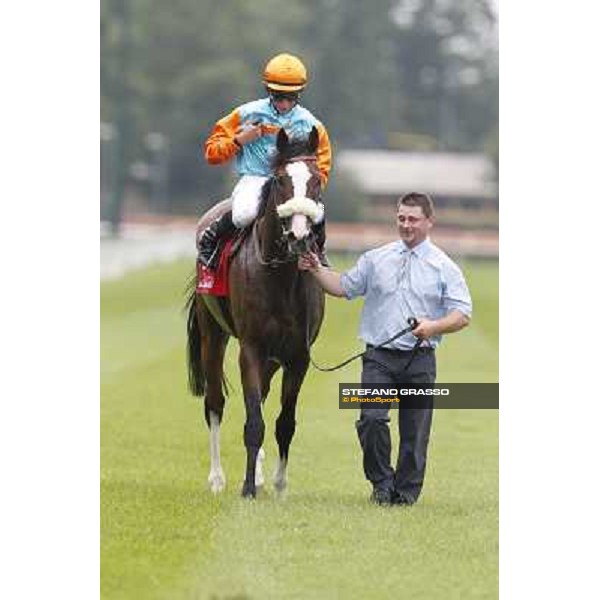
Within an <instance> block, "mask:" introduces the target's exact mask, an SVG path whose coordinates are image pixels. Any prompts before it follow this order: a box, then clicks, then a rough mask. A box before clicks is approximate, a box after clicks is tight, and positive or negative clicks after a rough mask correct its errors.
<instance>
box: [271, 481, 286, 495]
mask: <svg viewBox="0 0 600 600" xmlns="http://www.w3.org/2000/svg"><path fill="white" fill-rule="evenodd" d="M273 487H274V488H275V491H276V492H277V493H278V494H283V492H285V488H286V487H287V481H286V480H285V479H276V480H275V481H274V482H273Z"/></svg>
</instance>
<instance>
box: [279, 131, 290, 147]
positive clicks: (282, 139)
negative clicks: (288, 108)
mask: <svg viewBox="0 0 600 600" xmlns="http://www.w3.org/2000/svg"><path fill="white" fill-rule="evenodd" d="M289 143H290V139H289V138H288V134H287V133H286V132H285V129H284V128H283V127H282V128H281V129H280V130H279V133H278V134H277V151H278V152H279V153H281V152H283V151H284V150H285V149H286V148H287V145H288V144H289Z"/></svg>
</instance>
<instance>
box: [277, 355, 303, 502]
mask: <svg viewBox="0 0 600 600" xmlns="http://www.w3.org/2000/svg"><path fill="white" fill-rule="evenodd" d="M307 369H308V357H303V358H302V359H300V360H298V361H296V362H294V364H293V367H292V368H286V370H285V372H284V374H283V383H282V387H281V412H280V413H279V416H278V417H277V421H276V423H275V439H276V440H277V445H278V446H279V460H278V461H277V468H276V469H275V475H274V477H273V484H274V486H275V489H276V490H277V491H278V492H283V490H284V489H285V488H286V486H287V465H288V457H289V451H290V444H291V442H292V438H293V437H294V433H295V431H296V403H297V401H298V394H299V393H300V387H301V386H302V382H303V381H304V376H305V375H306V370H307Z"/></svg>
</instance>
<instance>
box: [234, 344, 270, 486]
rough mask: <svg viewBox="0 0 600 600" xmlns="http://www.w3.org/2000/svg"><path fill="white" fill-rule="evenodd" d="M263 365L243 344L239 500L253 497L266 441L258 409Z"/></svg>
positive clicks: (259, 407)
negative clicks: (242, 471)
mask: <svg viewBox="0 0 600 600" xmlns="http://www.w3.org/2000/svg"><path fill="white" fill-rule="evenodd" d="M262 363H263V361H262V359H261V358H260V355H259V352H258V350H257V349H256V348H255V347H254V346H252V345H250V344H245V343H242V345H241V348H240V370H241V372H242V386H243V388H244V403H245V405H246V423H245V425H244V444H245V446H246V457H247V458H246V477H245V479H244V485H243V487H242V496H244V497H245V498H255V497H256V480H255V477H256V458H257V456H258V452H259V450H260V447H261V446H262V443H263V440H264V437H265V423H264V421H263V417H262V405H261V398H262V393H261V385H260V383H261V373H262V370H263V366H264V365H263V364H262Z"/></svg>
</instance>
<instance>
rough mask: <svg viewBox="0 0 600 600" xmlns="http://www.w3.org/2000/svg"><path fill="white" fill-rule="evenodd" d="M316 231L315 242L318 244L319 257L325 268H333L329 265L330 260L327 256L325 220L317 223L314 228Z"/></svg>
mask: <svg viewBox="0 0 600 600" xmlns="http://www.w3.org/2000/svg"><path fill="white" fill-rule="evenodd" d="M314 231H315V241H316V242H317V255H318V256H319V260H320V261H321V264H322V265H323V266H324V267H329V266H331V265H330V264H329V260H327V254H325V252H326V250H325V242H326V238H325V219H323V220H322V221H321V222H320V223H317V224H316V225H315V226H314Z"/></svg>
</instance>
